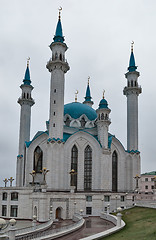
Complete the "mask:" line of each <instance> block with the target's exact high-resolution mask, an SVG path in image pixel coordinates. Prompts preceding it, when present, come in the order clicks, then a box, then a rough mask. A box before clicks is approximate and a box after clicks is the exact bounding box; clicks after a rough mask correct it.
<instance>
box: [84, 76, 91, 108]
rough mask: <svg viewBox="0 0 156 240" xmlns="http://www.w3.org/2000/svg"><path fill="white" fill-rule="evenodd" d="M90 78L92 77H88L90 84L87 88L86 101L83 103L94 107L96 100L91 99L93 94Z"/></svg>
mask: <svg viewBox="0 0 156 240" xmlns="http://www.w3.org/2000/svg"><path fill="white" fill-rule="evenodd" d="M89 79H90V77H88V85H87V90H86V96H85V101H84V102H83V104H86V105H88V106H90V107H92V105H93V104H94V102H93V101H92V100H91V99H92V97H91V94H90V87H89Z"/></svg>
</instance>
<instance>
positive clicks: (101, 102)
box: [99, 98, 108, 109]
mask: <svg viewBox="0 0 156 240" xmlns="http://www.w3.org/2000/svg"><path fill="white" fill-rule="evenodd" d="M101 108H108V103H107V101H106V99H104V98H103V99H102V100H101V101H100V103H99V109H101Z"/></svg>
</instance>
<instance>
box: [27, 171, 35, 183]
mask: <svg viewBox="0 0 156 240" xmlns="http://www.w3.org/2000/svg"><path fill="white" fill-rule="evenodd" d="M29 174H30V175H31V176H32V186H33V185H34V182H35V176H36V172H35V171H34V170H32V172H31V173H29Z"/></svg>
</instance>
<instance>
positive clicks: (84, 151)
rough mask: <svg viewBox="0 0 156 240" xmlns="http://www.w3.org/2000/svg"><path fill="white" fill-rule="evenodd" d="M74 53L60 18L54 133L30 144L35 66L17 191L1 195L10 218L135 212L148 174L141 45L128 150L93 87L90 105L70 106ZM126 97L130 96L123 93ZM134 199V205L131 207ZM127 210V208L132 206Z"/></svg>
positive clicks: (53, 63)
mask: <svg viewBox="0 0 156 240" xmlns="http://www.w3.org/2000/svg"><path fill="white" fill-rule="evenodd" d="M67 49H68V47H67V44H66V43H65V39H64V36H63V31H62V24H61V16H60V13H59V17H58V22H57V26H56V32H55V36H54V38H53V40H52V42H51V44H50V50H51V57H50V60H49V61H48V63H47V65H46V68H47V70H48V71H49V78H50V82H51V84H50V110H49V119H47V121H46V131H38V132H37V133H36V135H35V136H34V137H33V139H30V122H31V107H32V106H33V105H34V104H35V102H34V99H33V94H32V90H33V88H34V87H33V86H32V82H31V78H30V69H29V61H28V63H27V67H26V72H25V76H24V80H23V82H22V84H21V86H20V88H21V96H20V97H19V99H18V103H19V105H20V130H19V151H18V156H17V169H16V186H10V187H8V186H6V187H1V188H0V195H1V196H0V208H1V209H0V213H1V216H2V217H3V218H5V217H6V218H10V217H14V218H17V219H32V217H33V216H34V215H36V216H37V220H38V221H40V222H44V221H47V220H48V219H49V214H50V209H52V215H53V216H52V217H53V219H59V218H62V219H70V218H72V216H73V214H74V212H79V211H80V212H81V214H82V215H83V216H88V215H92V216H100V214H101V211H102V210H103V211H106V210H107V207H108V206H109V208H110V211H114V210H115V209H116V208H117V207H119V206H120V207H122V208H126V207H127V205H128V206H132V205H133V201H134V196H133V193H134V190H135V188H136V179H135V176H136V175H137V174H138V175H139V174H140V152H139V150H138V96H139V94H140V93H141V90H142V89H141V87H140V86H139V85H138V77H139V75H140V74H139V72H138V71H137V67H136V65H135V58H134V53H133V44H132V49H131V54H130V61H129V67H128V71H127V73H126V74H125V77H126V79H127V81H126V86H125V88H124V90H123V94H124V95H125V97H126V98H127V149H125V148H124V146H123V145H122V143H121V142H120V141H119V139H118V138H117V137H116V136H114V135H112V134H111V133H110V132H109V126H110V124H111V118H110V113H111V109H110V107H109V103H108V102H109V101H107V100H106V99H105V96H104V95H103V97H102V99H99V106H98V108H97V109H94V108H93V98H92V96H91V89H90V85H89V82H88V84H87V88H86V92H85V93H84V95H85V100H84V102H82V103H81V102H78V101H77V97H75V102H72V103H67V104H64V84H65V74H66V72H67V71H69V69H70V67H69V63H68V61H67V60H66V56H65V53H66V51H67ZM121 91H122V90H121ZM125 199H126V201H125ZM126 204H127V205H126Z"/></svg>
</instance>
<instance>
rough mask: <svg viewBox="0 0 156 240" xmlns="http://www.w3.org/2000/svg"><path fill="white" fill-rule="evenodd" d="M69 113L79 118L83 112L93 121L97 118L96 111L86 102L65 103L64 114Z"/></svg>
mask: <svg viewBox="0 0 156 240" xmlns="http://www.w3.org/2000/svg"><path fill="white" fill-rule="evenodd" d="M66 114H69V115H70V116H71V117H72V118H74V119H77V118H79V117H81V116H82V115H83V114H85V115H86V117H87V118H88V119H89V120H90V121H93V120H95V119H96V118H97V114H96V111H95V110H94V109H93V108H91V107H90V106H88V105H86V104H82V103H80V102H72V103H68V104H65V105H64V115H66Z"/></svg>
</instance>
